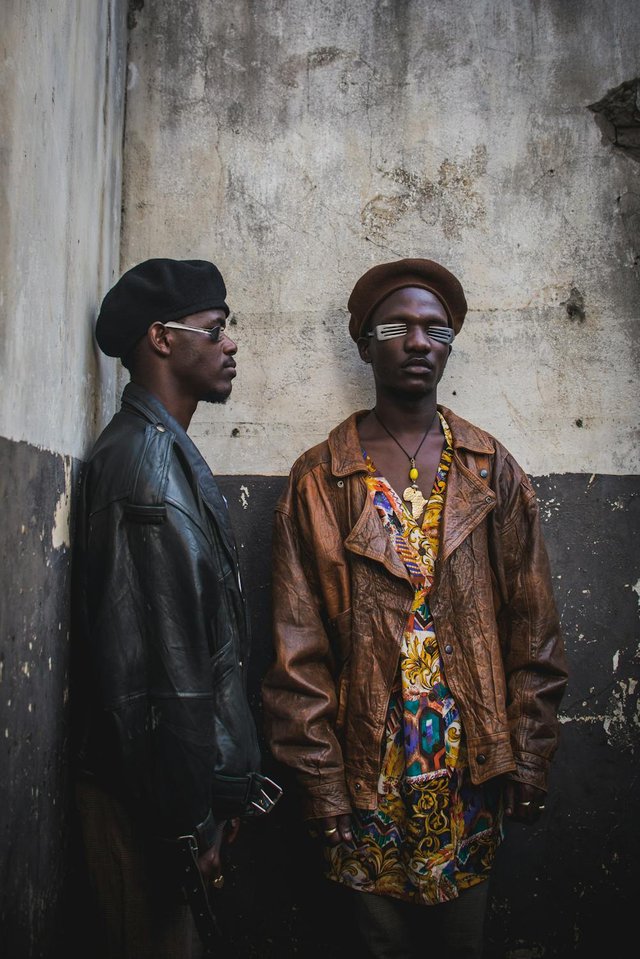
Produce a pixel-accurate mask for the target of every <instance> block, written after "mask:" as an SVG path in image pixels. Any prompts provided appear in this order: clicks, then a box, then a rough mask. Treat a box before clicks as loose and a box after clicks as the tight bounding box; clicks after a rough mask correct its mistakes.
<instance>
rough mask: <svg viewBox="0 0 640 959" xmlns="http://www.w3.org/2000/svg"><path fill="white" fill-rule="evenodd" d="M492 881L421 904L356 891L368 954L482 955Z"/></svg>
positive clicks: (418, 958)
mask: <svg viewBox="0 0 640 959" xmlns="http://www.w3.org/2000/svg"><path fill="white" fill-rule="evenodd" d="M488 897H489V883H488V881H484V882H480V883H478V884H477V885H475V886H472V887H471V888H470V889H465V890H463V891H462V892H461V893H460V895H459V896H458V898H457V899H453V900H451V902H443V903H439V904H437V905H435V906H420V905H414V904H413V903H408V902H403V901H402V900H400V899H391V898H390V897H389V896H376V895H373V894H372V893H367V892H354V893H352V894H351V902H352V906H351V908H352V909H353V911H354V919H355V922H356V926H357V930H358V934H359V936H360V939H361V941H362V943H363V947H364V948H365V949H366V950H367V951H366V952H364V953H363V954H362V957H363V959H364V956H366V957H367V959H424V957H425V956H429V955H433V956H436V955H437V956H445V957H446V959H481V957H482V940H483V931H484V918H485V913H486V909H487V901H488Z"/></svg>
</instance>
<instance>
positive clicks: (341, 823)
mask: <svg viewBox="0 0 640 959" xmlns="http://www.w3.org/2000/svg"><path fill="white" fill-rule="evenodd" d="M309 835H310V836H312V837H313V838H314V839H316V838H321V839H322V840H323V842H325V843H326V844H327V845H328V846H337V845H338V844H339V843H341V842H351V841H352V839H353V832H352V831H351V816H350V815H349V813H342V814H341V815H340V816H324V817H323V818H322V819H311V820H310V821H309Z"/></svg>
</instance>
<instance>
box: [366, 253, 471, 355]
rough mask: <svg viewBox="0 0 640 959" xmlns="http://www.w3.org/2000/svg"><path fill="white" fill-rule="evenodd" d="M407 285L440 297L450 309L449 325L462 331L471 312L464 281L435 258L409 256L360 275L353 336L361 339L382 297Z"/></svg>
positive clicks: (382, 264) (457, 330)
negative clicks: (463, 287) (462, 283)
mask: <svg viewBox="0 0 640 959" xmlns="http://www.w3.org/2000/svg"><path fill="white" fill-rule="evenodd" d="M407 286H416V287H418V288H419V289H421V290H428V291H429V293H433V295H434V296H437V297H438V299H439V300H440V302H441V303H442V305H443V306H444V308H445V310H446V313H447V317H448V318H449V326H451V327H452V328H453V331H454V332H455V333H456V335H457V334H458V333H459V332H460V328H461V327H462V324H463V322H464V318H465V314H466V312H467V301H466V299H465V296H464V290H463V289H462V285H461V283H460V281H459V280H458V279H456V277H455V276H454V275H453V273H450V272H449V270H447V269H445V267H444V266H440V264H439V263H436V262H435V261H434V260H420V259H409V260H393V261H392V262H391V263H380V264H378V266H373V267H371V269H370V270H367V272H366V273H365V274H364V275H363V276H361V277H360V279H359V280H358V282H357V283H356V285H355V286H354V288H353V291H352V293H351V296H350V297H349V302H348V303H347V308H348V310H349V314H350V316H349V333H350V334H351V338H352V339H354V340H358V338H359V337H360V335H361V333H362V332H363V331H364V328H365V325H366V323H367V321H368V320H369V318H370V317H371V314H372V313H373V311H374V310H375V308H376V307H377V306H378V305H379V304H380V303H381V302H382V300H384V299H386V297H387V296H390V294H391V293H395V291H396V290H402V289H404V288H405V287H407Z"/></svg>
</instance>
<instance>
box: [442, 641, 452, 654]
mask: <svg viewBox="0 0 640 959" xmlns="http://www.w3.org/2000/svg"><path fill="white" fill-rule="evenodd" d="M444 651H445V653H449V654H451V653H452V652H453V646H452V645H451V643H447V645H446V646H445V647H444Z"/></svg>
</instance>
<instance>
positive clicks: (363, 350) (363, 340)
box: [356, 336, 371, 363]
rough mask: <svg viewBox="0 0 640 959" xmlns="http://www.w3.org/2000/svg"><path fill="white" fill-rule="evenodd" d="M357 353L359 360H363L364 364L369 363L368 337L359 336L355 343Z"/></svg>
mask: <svg viewBox="0 0 640 959" xmlns="http://www.w3.org/2000/svg"><path fill="white" fill-rule="evenodd" d="M356 342H357V347H358V353H359V354H360V359H361V360H364V362H365V363H370V362H371V355H370V353H369V343H370V340H369V337H368V336H361V337H360V338H359V339H358V340H357V341H356Z"/></svg>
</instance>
